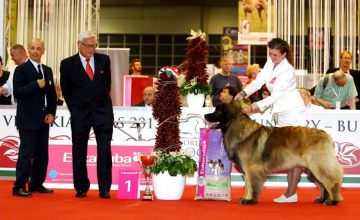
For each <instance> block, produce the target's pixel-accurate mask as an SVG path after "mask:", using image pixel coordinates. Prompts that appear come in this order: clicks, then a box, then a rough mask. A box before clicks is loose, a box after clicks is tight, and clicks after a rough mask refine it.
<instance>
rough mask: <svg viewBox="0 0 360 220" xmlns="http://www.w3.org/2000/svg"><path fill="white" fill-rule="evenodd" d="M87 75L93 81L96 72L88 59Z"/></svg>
mask: <svg viewBox="0 0 360 220" xmlns="http://www.w3.org/2000/svg"><path fill="white" fill-rule="evenodd" d="M86 73H87V75H88V76H89V78H90V79H91V80H92V79H93V78H94V72H93V70H92V68H91V65H90V59H86Z"/></svg>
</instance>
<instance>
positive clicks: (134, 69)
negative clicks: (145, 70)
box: [129, 59, 142, 76]
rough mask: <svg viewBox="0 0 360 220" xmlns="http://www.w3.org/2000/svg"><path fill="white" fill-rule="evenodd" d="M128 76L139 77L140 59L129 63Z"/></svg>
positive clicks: (140, 69)
mask: <svg viewBox="0 0 360 220" xmlns="http://www.w3.org/2000/svg"><path fill="white" fill-rule="evenodd" d="M129 70H130V75H133V76H140V75H141V71H142V66H141V61H140V59H133V60H131V61H130V66H129Z"/></svg>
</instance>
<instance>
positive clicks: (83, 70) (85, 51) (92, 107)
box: [60, 32, 114, 198]
mask: <svg viewBox="0 0 360 220" xmlns="http://www.w3.org/2000/svg"><path fill="white" fill-rule="evenodd" d="M77 45H78V49H79V53H77V54H75V55H73V56H71V57H68V58H66V59H64V60H62V61H61V65H60V73H61V76H60V85H61V89H62V93H63V96H64V98H65V102H66V104H67V106H68V108H69V111H70V114H71V130H72V143H73V146H72V154H73V180H74V188H75V190H76V194H75V196H76V197H78V198H84V197H86V194H87V191H88V190H89V187H90V181H89V178H88V174H87V168H86V156H87V146H88V139H89V133H90V129H91V128H93V130H94V133H95V136H96V142H97V176H98V184H99V196H100V198H110V194H109V191H110V187H111V181H112V175H111V169H112V161H111V139H112V132H113V121H114V115H113V109H112V102H111V98H110V88H111V71H110V59H109V57H108V56H107V55H105V54H98V53H95V49H96V46H97V39H96V35H95V34H93V33H91V32H84V33H80V35H79V38H78V42H77Z"/></svg>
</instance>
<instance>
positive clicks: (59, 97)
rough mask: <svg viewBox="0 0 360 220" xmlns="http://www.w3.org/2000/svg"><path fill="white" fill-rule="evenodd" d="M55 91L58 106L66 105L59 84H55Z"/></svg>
mask: <svg viewBox="0 0 360 220" xmlns="http://www.w3.org/2000/svg"><path fill="white" fill-rule="evenodd" d="M55 90H56V98H57V99H56V105H64V100H63V97H62V92H61V87H60V85H59V84H58V83H56V84H55Z"/></svg>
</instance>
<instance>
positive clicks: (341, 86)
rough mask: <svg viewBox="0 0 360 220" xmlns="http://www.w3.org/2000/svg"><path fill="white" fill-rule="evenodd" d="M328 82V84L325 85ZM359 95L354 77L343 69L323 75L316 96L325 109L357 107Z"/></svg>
mask: <svg viewBox="0 0 360 220" xmlns="http://www.w3.org/2000/svg"><path fill="white" fill-rule="evenodd" d="M324 84H326V85H324ZM357 95H358V93H357V91H356V88H355V84H354V79H353V77H352V76H351V75H350V74H346V73H344V72H343V71H341V70H338V71H336V72H335V73H331V74H329V75H326V76H324V77H322V78H321V79H320V81H319V83H318V84H317V86H316V89H315V94H314V96H315V98H316V99H317V101H318V102H319V103H320V104H321V105H322V106H323V107H324V108H325V109H349V108H350V109H353V110H355V109H356V106H355V100H356V96H357Z"/></svg>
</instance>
